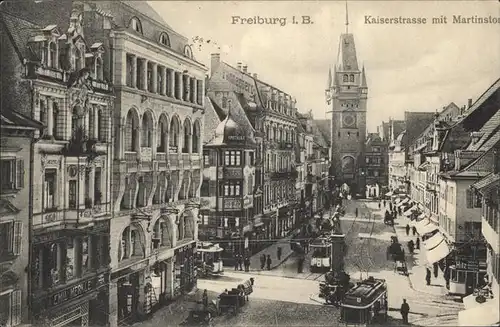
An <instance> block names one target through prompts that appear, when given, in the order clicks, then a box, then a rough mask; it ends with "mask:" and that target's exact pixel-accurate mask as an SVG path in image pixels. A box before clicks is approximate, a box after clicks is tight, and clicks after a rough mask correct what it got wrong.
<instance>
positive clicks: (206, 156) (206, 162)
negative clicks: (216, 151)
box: [203, 153, 210, 167]
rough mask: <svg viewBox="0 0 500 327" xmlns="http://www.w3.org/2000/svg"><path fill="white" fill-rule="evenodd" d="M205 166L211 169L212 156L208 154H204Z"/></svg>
mask: <svg viewBox="0 0 500 327" xmlns="http://www.w3.org/2000/svg"><path fill="white" fill-rule="evenodd" d="M203 166H204V167H210V154H208V153H204V154H203Z"/></svg>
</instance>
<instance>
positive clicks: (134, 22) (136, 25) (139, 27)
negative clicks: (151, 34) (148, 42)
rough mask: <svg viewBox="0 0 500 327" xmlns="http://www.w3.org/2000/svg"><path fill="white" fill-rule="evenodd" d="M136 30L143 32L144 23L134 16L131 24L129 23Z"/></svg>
mask: <svg viewBox="0 0 500 327" xmlns="http://www.w3.org/2000/svg"><path fill="white" fill-rule="evenodd" d="M129 26H130V27H131V28H132V29H133V30H134V31H136V32H137V33H141V34H142V25H141V22H140V21H139V19H138V18H137V17H134V18H132V19H131V20H130V25H129Z"/></svg>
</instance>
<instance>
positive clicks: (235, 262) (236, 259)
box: [234, 254, 239, 270]
mask: <svg viewBox="0 0 500 327" xmlns="http://www.w3.org/2000/svg"><path fill="white" fill-rule="evenodd" d="M238 260H239V257H238V255H237V254H235V255H234V270H238Z"/></svg>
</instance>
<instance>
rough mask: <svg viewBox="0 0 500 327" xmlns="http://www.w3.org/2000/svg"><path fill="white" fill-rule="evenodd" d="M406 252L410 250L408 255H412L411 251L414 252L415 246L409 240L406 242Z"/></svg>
mask: <svg viewBox="0 0 500 327" xmlns="http://www.w3.org/2000/svg"><path fill="white" fill-rule="evenodd" d="M408 250H410V254H413V250H415V244H414V243H413V240H410V241H409V242H408Z"/></svg>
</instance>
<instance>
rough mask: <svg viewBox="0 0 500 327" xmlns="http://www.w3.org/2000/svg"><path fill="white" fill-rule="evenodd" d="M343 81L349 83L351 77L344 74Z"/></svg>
mask: <svg viewBox="0 0 500 327" xmlns="http://www.w3.org/2000/svg"><path fill="white" fill-rule="evenodd" d="M342 81H343V82H349V76H348V75H347V74H344V76H343V77H342Z"/></svg>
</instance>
